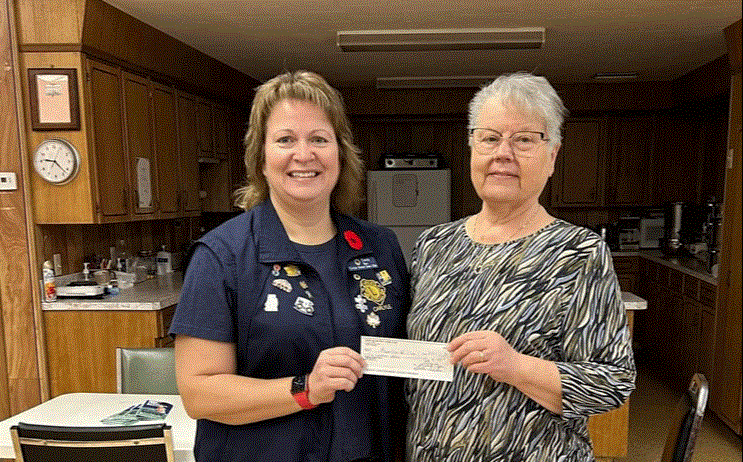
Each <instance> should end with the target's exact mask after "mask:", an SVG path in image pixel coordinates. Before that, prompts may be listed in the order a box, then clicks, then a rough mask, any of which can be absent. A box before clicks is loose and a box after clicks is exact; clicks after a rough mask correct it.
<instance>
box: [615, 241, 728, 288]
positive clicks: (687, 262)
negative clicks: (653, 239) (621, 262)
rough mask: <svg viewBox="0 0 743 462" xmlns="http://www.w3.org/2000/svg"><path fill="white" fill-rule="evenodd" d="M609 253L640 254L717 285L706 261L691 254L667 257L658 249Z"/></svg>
mask: <svg viewBox="0 0 743 462" xmlns="http://www.w3.org/2000/svg"><path fill="white" fill-rule="evenodd" d="M611 254H612V256H616V257H621V256H626V257H634V256H640V257H642V258H646V259H648V260H651V261H654V262H656V263H660V264H661V265H665V266H668V267H670V268H674V269H677V270H679V271H681V272H682V273H686V274H688V275H689V276H694V277H696V278H698V279H701V280H702V281H705V282H707V283H709V284H712V285H714V286H716V285H717V278H716V277H714V276H712V274H710V272H709V271H707V263H706V262H704V261H702V260H700V259H699V258H696V257H694V256H692V255H680V256H677V257H669V256H666V255H664V254H663V252H661V251H660V250H630V251H627V250H623V251H619V252H612V253H611Z"/></svg>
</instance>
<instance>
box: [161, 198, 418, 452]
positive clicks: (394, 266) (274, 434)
mask: <svg viewBox="0 0 743 462" xmlns="http://www.w3.org/2000/svg"><path fill="white" fill-rule="evenodd" d="M333 220H334V223H335V225H336V228H337V230H338V235H337V236H336V238H335V239H334V240H335V244H334V245H335V251H336V255H337V263H336V264H337V274H341V275H343V278H342V279H341V280H337V279H335V278H328V277H323V276H324V275H320V274H318V272H317V270H316V269H315V268H313V266H312V265H310V264H309V263H308V262H306V261H305V259H304V258H303V257H302V256H301V253H300V252H298V251H297V249H296V248H295V245H294V244H292V242H291V241H290V240H289V238H288V236H287V234H286V232H285V230H284V228H283V226H282V224H281V221H280V220H279V218H278V215H277V214H276V212H275V210H274V209H273V206H272V205H271V203H270V201H267V202H265V203H263V204H262V205H259V206H257V207H254V208H253V209H251V210H250V211H248V212H245V213H243V214H241V215H239V216H237V217H235V218H233V219H231V220H229V221H227V222H225V223H224V224H223V225H221V226H219V227H217V228H215V229H214V230H212V231H210V232H209V233H207V234H206V235H205V236H204V237H203V238H202V239H200V240H199V241H198V244H197V246H196V248H195V251H194V254H193V257H192V258H191V261H190V263H189V267H188V271H187V273H186V277H185V280H184V284H183V290H182V293H181V299H180V302H179V304H178V308H177V310H176V313H175V316H174V318H173V323H172V325H171V329H170V332H171V333H174V334H183V335H188V336H192V337H199V338H205V339H209V340H216V341H222V342H231V343H234V344H235V345H236V350H237V373H238V374H239V375H243V376H246V377H255V378H264V379H272V378H279V377H288V376H295V375H300V374H305V373H309V372H310V371H311V370H312V367H313V366H314V363H315V360H316V359H317V357H318V355H319V354H320V352H321V351H322V350H324V349H327V348H330V347H333V346H338V345H345V346H348V347H350V348H352V349H354V350H356V351H359V342H360V339H359V335H358V333H363V334H364V335H378V336H388V337H400V336H404V329H405V325H404V323H405V316H406V313H407V310H408V306H409V284H408V274H407V268H406V265H405V260H404V257H403V255H402V251H401V250H400V246H399V244H398V243H397V239H396V237H395V235H394V234H393V233H392V232H391V231H389V230H387V229H385V228H382V227H380V226H377V225H373V224H371V223H368V222H364V221H362V220H358V219H355V218H352V217H348V216H345V215H340V214H333ZM331 294H336V296H335V297H333V296H331ZM339 294H344V295H339ZM343 296H345V300H344V301H345V303H342V304H340V305H341V306H338V305H339V302H338V301H336V302H334V301H333V299H334V298H335V299H336V300H342V299H343V298H342V297H343ZM349 324H351V325H353V327H354V330H353V332H354V335H349V332H348V331H349V328H348V327H349ZM395 383H398V382H396V381H394V380H391V379H389V378H386V377H377V376H364V377H362V379H361V380H359V382H358V384H357V386H356V388H354V390H353V391H351V392H350V393H346V392H338V393H337V394H336V399H335V400H334V401H333V402H331V403H327V404H323V405H320V406H318V407H317V408H315V409H313V410H310V411H302V412H298V413H294V414H291V415H287V416H283V417H279V418H275V419H270V420H266V421H262V422H257V423H254V424H247V425H239V426H230V425H225V424H221V423H217V422H213V421H209V420H200V421H199V422H198V425H197V436H196V447H195V454H196V458H197V460H199V461H248V460H250V461H272V462H274V461H279V462H283V461H285V462H300V461H302V462H305V461H307V462H309V461H317V462H326V461H327V462H345V461H350V460H355V459H359V458H365V457H370V456H375V455H378V456H380V457H383V458H384V459H385V460H389V458H390V453H391V448H390V438H389V437H390V433H391V432H393V431H399V430H393V429H392V428H391V424H390V415H389V413H390V411H389V406H390V405H391V402H392V401H393V400H394V399H395V395H396V394H400V393H401V390H397V389H395V388H393V387H392V385H393V384H395ZM358 416H363V417H364V418H362V419H359V418H358ZM359 421H361V422H364V421H366V422H367V424H366V425H363V424H362V425H359Z"/></svg>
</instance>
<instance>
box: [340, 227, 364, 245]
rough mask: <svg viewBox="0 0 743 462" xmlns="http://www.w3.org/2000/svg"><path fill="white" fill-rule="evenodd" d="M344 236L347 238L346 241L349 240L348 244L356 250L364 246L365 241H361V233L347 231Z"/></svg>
mask: <svg viewBox="0 0 743 462" xmlns="http://www.w3.org/2000/svg"><path fill="white" fill-rule="evenodd" d="M343 237H345V238H346V242H348V245H350V246H351V248H352V249H354V250H361V248H362V247H364V243H363V242H361V238H360V237H359V235H358V234H356V233H354V232H353V231H345V232H344V233H343Z"/></svg>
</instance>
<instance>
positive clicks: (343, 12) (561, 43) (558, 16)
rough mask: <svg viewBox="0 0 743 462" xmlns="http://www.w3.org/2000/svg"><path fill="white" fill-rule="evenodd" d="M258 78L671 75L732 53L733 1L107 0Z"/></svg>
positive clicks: (737, 10)
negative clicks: (523, 32)
mask: <svg viewBox="0 0 743 462" xmlns="http://www.w3.org/2000/svg"><path fill="white" fill-rule="evenodd" d="M105 1H106V2H107V3H109V4H111V5H113V6H115V7H116V8H118V9H120V10H122V11H124V12H126V13H128V14H130V15H131V16H134V17H135V18H137V19H139V20H141V21H143V22H145V23H147V24H149V25H151V26H153V27H155V28H157V29H159V30H161V31H163V32H165V33H167V34H169V35H171V36H173V37H175V38H176V39H178V40H181V41H182V42H184V43H186V44H188V45H191V46H193V47H194V48H196V49H198V50H200V51H202V52H204V53H206V54H207V55H209V56H212V57H214V58H216V59H218V60H219V61H222V62H223V63H225V64H227V65H229V66H232V67H234V68H235V69H237V70H239V71H241V72H243V73H245V74H247V75H250V76H252V77H254V78H256V79H258V80H260V81H265V80H266V79H268V78H270V77H272V76H274V75H276V74H277V73H279V72H282V71H284V70H296V69H309V70H313V71H316V72H319V73H320V74H322V75H323V76H325V78H326V79H328V81H330V82H331V83H332V84H333V85H336V86H350V85H373V84H374V79H375V78H376V77H399V76H410V77H413V76H449V75H475V76H479V75H497V74H500V73H503V72H512V71H517V70H526V71H531V72H535V73H537V74H541V75H544V76H546V77H547V78H548V79H550V81H552V82H553V83H575V82H587V81H591V76H592V75H594V74H595V73H597V72H637V73H638V74H639V80H643V81H645V80H672V79H674V78H676V77H679V76H681V75H684V74H686V73H687V72H689V71H691V70H693V69H696V68H697V67H699V66H701V65H702V64H705V63H707V62H709V61H712V60H713V59H715V58H718V57H719V56H721V55H723V54H725V53H726V47H725V41H724V36H723V29H724V28H725V27H726V26H728V25H730V24H732V23H734V22H735V21H737V20H739V19H741V2H740V1H730V0H724V1H722V0H719V1H697V0H650V1H637V0H595V1H594V0H577V1H571V0H547V1H542V2H540V1H524V0H509V1H506V0H489V1H486V0H448V1H447V0H380V1H368V0H345V1H344V0H105ZM534 26H542V27H545V28H546V41H545V44H544V46H542V48H539V49H534V50H494V51H472V50H469V51H452V52H442V51H435V52H354V53H346V52H342V51H341V50H340V49H339V48H338V47H337V45H336V35H335V34H336V31H339V30H365V29H443V28H491V27H534Z"/></svg>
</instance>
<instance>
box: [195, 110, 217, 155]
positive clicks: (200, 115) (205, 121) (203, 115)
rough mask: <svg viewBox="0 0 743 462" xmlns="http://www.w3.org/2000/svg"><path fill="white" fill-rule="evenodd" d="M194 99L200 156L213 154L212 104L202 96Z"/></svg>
mask: <svg viewBox="0 0 743 462" xmlns="http://www.w3.org/2000/svg"><path fill="white" fill-rule="evenodd" d="M195 100H196V140H197V142H198V144H199V151H200V152H201V156H202V157H213V156H214V125H213V120H212V104H211V103H210V102H209V101H207V100H205V99H202V98H198V97H197V98H195Z"/></svg>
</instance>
